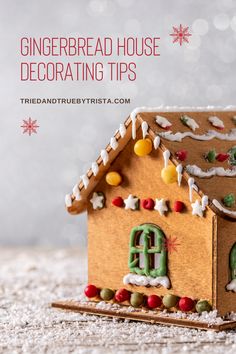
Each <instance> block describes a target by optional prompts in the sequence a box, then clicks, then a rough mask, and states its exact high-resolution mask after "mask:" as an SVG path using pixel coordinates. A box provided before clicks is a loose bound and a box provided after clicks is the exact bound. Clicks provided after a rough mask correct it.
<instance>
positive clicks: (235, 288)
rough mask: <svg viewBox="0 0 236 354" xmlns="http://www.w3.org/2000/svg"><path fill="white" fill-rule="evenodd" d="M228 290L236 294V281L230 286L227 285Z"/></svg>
mask: <svg viewBox="0 0 236 354" xmlns="http://www.w3.org/2000/svg"><path fill="white" fill-rule="evenodd" d="M226 290H228V291H234V292H235V293H236V279H232V280H231V281H230V282H229V284H227V285H226Z"/></svg>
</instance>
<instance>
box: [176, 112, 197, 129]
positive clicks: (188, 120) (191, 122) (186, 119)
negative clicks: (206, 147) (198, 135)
mask: <svg viewBox="0 0 236 354" xmlns="http://www.w3.org/2000/svg"><path fill="white" fill-rule="evenodd" d="M180 120H181V122H182V123H183V124H184V125H186V126H187V127H189V128H190V129H192V130H193V131H194V130H196V129H197V128H199V125H198V124H197V122H196V121H195V120H194V119H193V118H190V117H188V116H187V115H183V116H182V117H181V118H180Z"/></svg>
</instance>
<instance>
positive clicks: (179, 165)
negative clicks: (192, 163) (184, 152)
mask: <svg viewBox="0 0 236 354" xmlns="http://www.w3.org/2000/svg"><path fill="white" fill-rule="evenodd" d="M176 171H177V174H178V186H179V187H180V186H181V181H182V177H183V175H182V172H183V166H182V165H181V163H180V164H178V165H177V166H176Z"/></svg>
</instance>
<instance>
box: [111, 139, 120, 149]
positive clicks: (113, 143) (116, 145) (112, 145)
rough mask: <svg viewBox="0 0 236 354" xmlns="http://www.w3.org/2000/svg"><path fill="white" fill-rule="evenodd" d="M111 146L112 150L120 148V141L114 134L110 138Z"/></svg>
mask: <svg viewBox="0 0 236 354" xmlns="http://www.w3.org/2000/svg"><path fill="white" fill-rule="evenodd" d="M110 146H111V148H112V150H116V149H117V148H118V142H117V141H116V138H115V137H114V136H113V137H112V138H111V140H110Z"/></svg>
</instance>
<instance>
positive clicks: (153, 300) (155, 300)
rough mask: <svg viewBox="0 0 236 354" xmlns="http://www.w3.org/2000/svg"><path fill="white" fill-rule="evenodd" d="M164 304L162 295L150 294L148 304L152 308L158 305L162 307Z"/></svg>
mask: <svg viewBox="0 0 236 354" xmlns="http://www.w3.org/2000/svg"><path fill="white" fill-rule="evenodd" d="M161 304H162V300H161V298H160V296H157V295H149V296H148V298H147V305H148V307H150V309H155V308H156V307H160V306H161Z"/></svg>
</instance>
